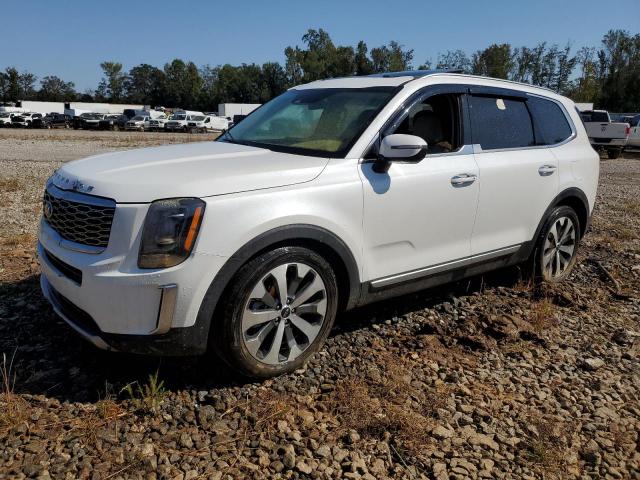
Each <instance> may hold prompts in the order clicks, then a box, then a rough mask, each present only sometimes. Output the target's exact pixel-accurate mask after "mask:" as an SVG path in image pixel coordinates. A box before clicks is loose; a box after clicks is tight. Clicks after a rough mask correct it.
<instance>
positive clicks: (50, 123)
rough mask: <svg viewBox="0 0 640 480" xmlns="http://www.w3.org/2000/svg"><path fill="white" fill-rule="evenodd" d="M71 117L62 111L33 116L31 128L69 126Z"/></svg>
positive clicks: (71, 121) (71, 120)
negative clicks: (37, 116)
mask: <svg viewBox="0 0 640 480" xmlns="http://www.w3.org/2000/svg"><path fill="white" fill-rule="evenodd" d="M72 123H73V118H71V117H70V116H69V115H65V114H64V113H49V114H47V115H45V116H44V117H39V118H34V119H33V122H32V123H31V128H69V127H70V126H71V124H72Z"/></svg>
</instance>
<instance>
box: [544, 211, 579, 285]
mask: <svg viewBox="0 0 640 480" xmlns="http://www.w3.org/2000/svg"><path fill="white" fill-rule="evenodd" d="M579 241H580V221H579V220H578V215H577V214H576V212H575V210H573V209H572V208H571V207H567V206H560V207H556V208H554V209H553V211H552V212H551V214H550V215H549V217H548V218H547V221H546V222H545V224H544V227H543V228H542V232H541V233H540V236H539V237H538V240H537V242H536V247H535V250H534V253H533V256H534V257H533V262H534V272H535V276H536V279H538V280H542V281H545V282H549V283H559V282H562V281H563V280H565V279H566V278H567V277H568V276H569V274H570V273H571V271H572V270H573V267H574V265H575V263H576V255H577V253H578V243H579Z"/></svg>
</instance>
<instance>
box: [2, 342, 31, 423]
mask: <svg viewBox="0 0 640 480" xmlns="http://www.w3.org/2000/svg"><path fill="white" fill-rule="evenodd" d="M14 358H15V352H14V355H12V356H11V359H10V360H8V359H7V355H6V354H5V353H3V354H2V365H0V381H1V382H2V386H1V390H0V431H3V430H7V429H11V428H13V427H14V426H15V425H17V424H19V423H20V422H23V421H25V420H26V418H27V415H28V407H29V404H28V403H27V401H26V400H25V399H23V398H22V397H21V396H20V395H18V394H16V393H15V392H14V386H15V380H16V378H15V372H14V371H13V361H14Z"/></svg>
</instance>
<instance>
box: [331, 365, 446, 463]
mask: <svg viewBox="0 0 640 480" xmlns="http://www.w3.org/2000/svg"><path fill="white" fill-rule="evenodd" d="M382 357H383V358H381V359H380V360H379V362H377V363H378V364H379V365H381V366H382V368H384V371H382V372H380V375H379V376H378V375H375V376H373V377H372V376H368V377H367V378H366V379H363V378H346V379H344V380H341V381H339V382H337V383H336V388H335V389H334V390H333V392H332V393H331V395H330V398H329V400H328V406H329V411H330V412H331V413H332V415H333V416H334V417H335V418H336V419H337V420H338V421H339V422H340V424H341V426H342V428H344V429H345V430H356V431H357V432H358V433H360V434H361V435H363V436H365V437H369V438H372V439H376V440H382V439H389V441H390V444H391V445H395V447H394V449H395V451H396V453H397V454H398V455H400V454H401V453H402V454H404V455H407V456H408V457H409V456H411V457H414V458H418V459H423V458H426V457H428V450H429V445H431V444H432V443H433V438H432V437H431V435H430V431H431V430H432V428H433V426H434V425H435V420H434V419H433V417H434V413H435V410H436V409H438V408H441V407H443V406H444V402H446V398H447V396H448V394H449V393H450V392H449V390H448V389H446V388H445V389H444V390H443V389H441V388H436V389H435V391H433V392H428V393H426V394H422V393H420V392H416V390H415V388H413V387H412V386H411V384H410V381H411V374H410V372H411V366H410V365H407V364H406V363H403V362H402V361H401V360H400V359H398V358H397V357H395V356H393V355H392V354H385V355H383V356H382ZM423 393H424V392H423ZM417 395H420V396H419V397H417Z"/></svg>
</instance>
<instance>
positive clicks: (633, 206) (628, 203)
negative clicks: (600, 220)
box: [620, 199, 640, 216]
mask: <svg viewBox="0 0 640 480" xmlns="http://www.w3.org/2000/svg"><path fill="white" fill-rule="evenodd" d="M620 209H621V210H622V211H623V212H626V213H628V214H630V215H635V216H640V201H638V200H631V199H627V200H624V201H622V203H621V204H620Z"/></svg>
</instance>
